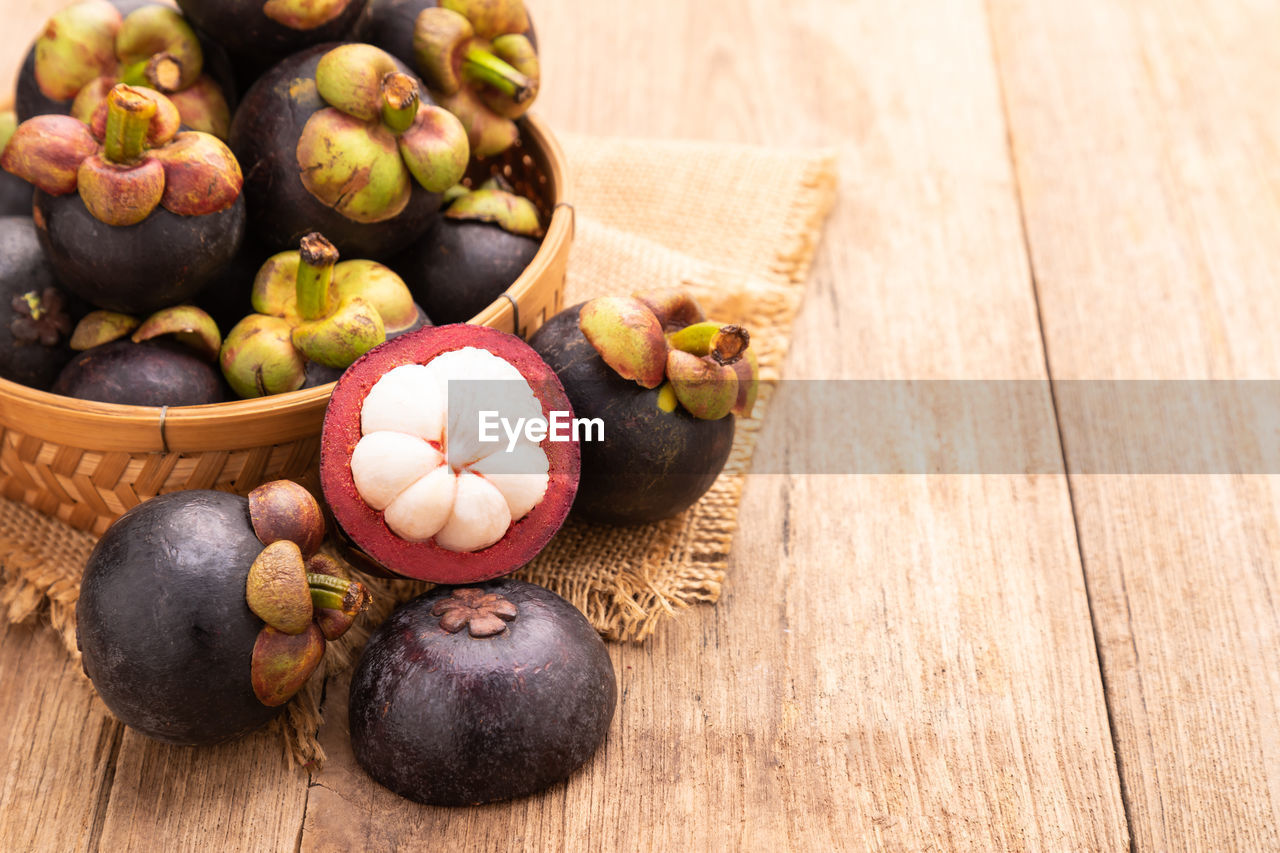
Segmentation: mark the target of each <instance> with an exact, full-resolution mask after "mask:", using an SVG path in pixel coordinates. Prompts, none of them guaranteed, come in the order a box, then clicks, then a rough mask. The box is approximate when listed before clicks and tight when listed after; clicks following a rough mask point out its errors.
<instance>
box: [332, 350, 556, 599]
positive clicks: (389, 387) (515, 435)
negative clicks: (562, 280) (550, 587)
mask: <svg viewBox="0 0 1280 853" xmlns="http://www.w3.org/2000/svg"><path fill="white" fill-rule="evenodd" d="M572 417H573V413H572V410H571V409H570V407H569V401H568V399H567V398H566V397H565V395H564V389H563V388H561V386H560V383H559V381H558V380H557V379H556V377H555V374H554V373H552V371H551V369H550V368H548V367H547V365H546V364H545V363H543V361H542V359H540V358H538V356H537V355H536V354H535V353H534V352H533V350H531V349H530V348H529V346H528V344H526V343H525V342H524V341H522V340H520V339H519V338H517V337H515V336H514V335H509V334H507V333H506V332H500V331H498V330H497V329H490V328H486V327H483V326H468V325H450V326H435V327H429V328H424V329H419V330H418V331H416V332H410V333H409V334H407V335H402V336H401V337H399V338H396V339H395V340H393V341H388V342H387V343H385V344H383V345H382V346H380V347H376V348H374V349H373V350H370V351H369V352H368V353H367V354H366V355H364V356H363V357H361V358H360V359H359V360H358V361H356V362H355V363H354V364H353V365H351V367H349V368H348V369H347V371H346V373H344V374H343V375H342V378H341V379H339V380H338V383H337V385H335V386H334V390H333V395H332V397H331V398H330V400H329V405H328V408H327V410H326V411H325V419H324V428H323V430H322V433H321V439H320V441H321V450H320V479H321V485H322V488H323V489H324V495H325V500H326V502H327V503H328V504H329V506H330V508H331V509H332V511H333V515H334V519H335V520H336V521H337V525H338V527H339V528H340V530H341V531H342V532H344V533H345V534H346V536H347V537H348V539H349V544H350V545H351V547H353V548H354V549H356V550H357V551H359V552H360V553H361V554H362V555H363V557H364V558H367V559H369V560H371V561H372V562H373V563H375V564H377V565H380V566H381V567H383V568H384V569H385V570H388V571H390V572H393V573H395V574H399V575H403V576H406V577H411V578H416V579H419V580H429V581H434V582H438V583H471V582H473V581H477V580H485V579H488V578H492V577H497V576H498V575H504V574H507V573H509V572H513V571H515V570H516V569H518V568H520V567H521V566H523V565H524V564H525V563H528V562H529V561H530V560H531V559H533V557H534V556H535V555H536V554H537V553H538V552H539V551H540V550H542V548H543V547H544V546H545V545H546V544H547V542H548V541H549V540H550V539H551V537H552V536H553V535H554V534H555V532H556V531H557V530H558V529H559V528H560V525H561V524H563V522H564V518H565V516H566V515H567V514H568V512H569V506H570V505H571V504H572V503H573V495H574V492H575V490H576V489H577V483H578V467H579V461H578V442H577V436H576V435H575V434H574V433H575V430H574V429H573V428H572Z"/></svg>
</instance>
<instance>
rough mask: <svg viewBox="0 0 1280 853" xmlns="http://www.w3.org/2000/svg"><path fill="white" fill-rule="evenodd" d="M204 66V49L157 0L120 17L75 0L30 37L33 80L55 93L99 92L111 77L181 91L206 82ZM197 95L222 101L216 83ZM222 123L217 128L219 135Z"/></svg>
mask: <svg viewBox="0 0 1280 853" xmlns="http://www.w3.org/2000/svg"><path fill="white" fill-rule="evenodd" d="M203 68H204V51H203V49H202V48H201V46H200V40H199V38H198V37H197V36H196V34H195V31H194V30H193V29H192V28H191V25H190V24H188V23H187V21H186V19H185V18H183V17H182V15H181V14H179V13H178V12H177V11H176V10H174V9H171V8H169V7H167V6H162V5H148V6H142V7H140V8H138V9H135V10H134V11H133V12H130V13H129V14H128V15H126V16H124V17H123V18H122V17H121V16H120V13H119V11H118V10H117V9H116V8H115V6H114V5H112V4H111V3H108V2H105V0H81V2H79V3H75V4H73V5H71V6H68V7H67V8H65V9H63V10H62V11H60V12H58V13H57V14H55V15H54V16H53V17H52V18H50V19H49V22H48V24H47V25H46V26H45V29H44V32H43V33H42V34H41V35H40V37H39V38H38V39H37V40H36V47H35V76H36V83H37V85H38V86H39V87H40V91H41V92H42V93H43V94H44V95H45V96H46V97H48V98H52V99H53V100H57V101H67V100H72V99H75V100H76V101H81V100H82V98H83V97H85V96H86V93H90V95H89V96H90V97H92V95H91V93H92V92H95V91H96V92H98V93H99V94H98V97H101V95H102V94H103V93H105V91H106V90H107V89H109V88H110V87H111V86H113V85H115V84H116V83H118V82H123V83H127V84H129V85H134V86H147V87H150V88H152V89H156V90H158V91H160V92H163V93H165V94H170V93H176V92H181V91H184V90H187V89H189V88H190V87H192V86H194V85H195V84H197V82H200V81H207V82H209V83H211V81H209V78H208V77H207V76H206V75H204V74H203ZM213 88H214V89H215V90H216V89H217V87H216V86H214V87H213ZM203 97H204V98H206V99H208V100H211V101H212V102H216V103H220V104H221V105H222V107H223V108H225V106H226V99H225V97H224V96H223V95H222V93H221V90H217V93H216V96H213V97H210V96H208V95H206V96H203ZM215 105H216V104H215ZM89 109H90V110H91V109H92V108H91V107H90V108H89ZM80 111H82V112H83V111H84V105H83V104H81V105H80ZM73 112H74V110H73ZM183 121H184V123H185V124H187V126H188V127H191V128H192V129H196V130H205V129H208V130H210V132H215V133H218V130H219V129H217V128H204V127H201V126H200V125H198V124H197V123H195V122H192V121H189V120H188V116H187V115H186V114H185V113H184V114H183ZM228 126H229V118H228ZM226 129H227V127H222V128H220V130H221V132H220V133H218V135H220V136H221V135H225V133H226Z"/></svg>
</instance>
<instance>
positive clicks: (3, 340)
mask: <svg viewBox="0 0 1280 853" xmlns="http://www.w3.org/2000/svg"><path fill="white" fill-rule="evenodd" d="M24 186H26V187H27V189H28V190H30V189H31V186H30V184H24ZM47 288H54V289H58V290H60V291H61V288H59V287H58V283H57V281H56V280H55V279H54V277H53V268H52V267H50V265H49V262H48V261H47V260H45V257H44V253H43V252H41V251H40V241H39V239H38V238H37V237H36V228H35V225H34V224H32V221H31V217H30V216H5V217H0V376H3V377H4V378H5V379H8V380H10V381H12V382H17V383H20V384H22V385H28V386H30V387H32V388H39V389H41V390H47V389H48V388H49V386H50V385H52V384H53V380H54V379H55V378H56V377H57V375H58V371H60V370H62V367H63V365H65V364H66V363H67V362H68V361H70V360H71V357H72V356H73V355H75V353H74V352H73V351H72V349H71V348H70V347H69V346H67V340H68V336H69V333H68V334H67V335H61V336H60V337H59V341H58V343H56V344H54V345H53V346H44V345H43V344H40V343H38V342H33V343H20V342H19V341H17V340H16V339H15V338H14V336H13V331H12V327H11V323H12V322H13V319H14V306H13V300H14V298H15V297H20V296H21V295H22V294H24V293H28V292H32V291H34V292H36V293H40V292H43V291H44V290H46V289H47ZM62 293H63V296H64V298H65V300H66V309H67V311H68V312H69V314H68V316H69V317H70V319H71V321H72V323H74V320H75V319H76V317H75V316H74V315H75V314H76V313H78V312H77V311H76V306H75V304H74V300H72V299H71V297H70V295H69V294H67V293H66V292H65V291H62Z"/></svg>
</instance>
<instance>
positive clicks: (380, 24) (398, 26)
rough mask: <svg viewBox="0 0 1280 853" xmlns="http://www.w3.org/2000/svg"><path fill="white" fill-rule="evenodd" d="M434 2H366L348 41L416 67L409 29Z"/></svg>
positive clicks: (532, 36)
mask: <svg viewBox="0 0 1280 853" xmlns="http://www.w3.org/2000/svg"><path fill="white" fill-rule="evenodd" d="M439 5H440V3H439V2H438V0H369V2H368V3H367V4H366V5H365V7H364V12H363V13H361V15H360V18H359V19H358V20H357V21H356V25H355V30H354V32H353V33H352V38H354V39H355V40H357V41H362V42H365V43H367V44H372V45H377V46H378V47H380V48H382V49H383V50H385V51H386V52H387V53H389V54H391V55H392V56H394V57H396V58H397V59H399V60H400V61H401V62H404V63H406V64H407V65H410V66H416V65H417V58H416V57H415V56H414V53H413V28H414V25H415V24H416V23H417V21H418V15H419V14H420V13H421V12H422V10H423V9H433V8H435V7H436V6H439ZM525 35H526V36H527V37H528V39H529V41H530V42H532V43H533V47H534V50H537V48H538V36H537V34H536V33H535V32H534V31H533V20H532V17H531V18H530V21H529V29H528V31H527V32H525Z"/></svg>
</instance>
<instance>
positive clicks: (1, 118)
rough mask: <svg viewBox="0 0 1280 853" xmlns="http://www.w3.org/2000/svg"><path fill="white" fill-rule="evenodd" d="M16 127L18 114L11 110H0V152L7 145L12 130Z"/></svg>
mask: <svg viewBox="0 0 1280 853" xmlns="http://www.w3.org/2000/svg"><path fill="white" fill-rule="evenodd" d="M17 129H18V116H17V113H15V112H14V111H13V110H0V153H2V152H3V151H4V149H5V148H6V147H8V145H9V140H10V139H11V138H12V137H13V132H14V131H15V130H17Z"/></svg>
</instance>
